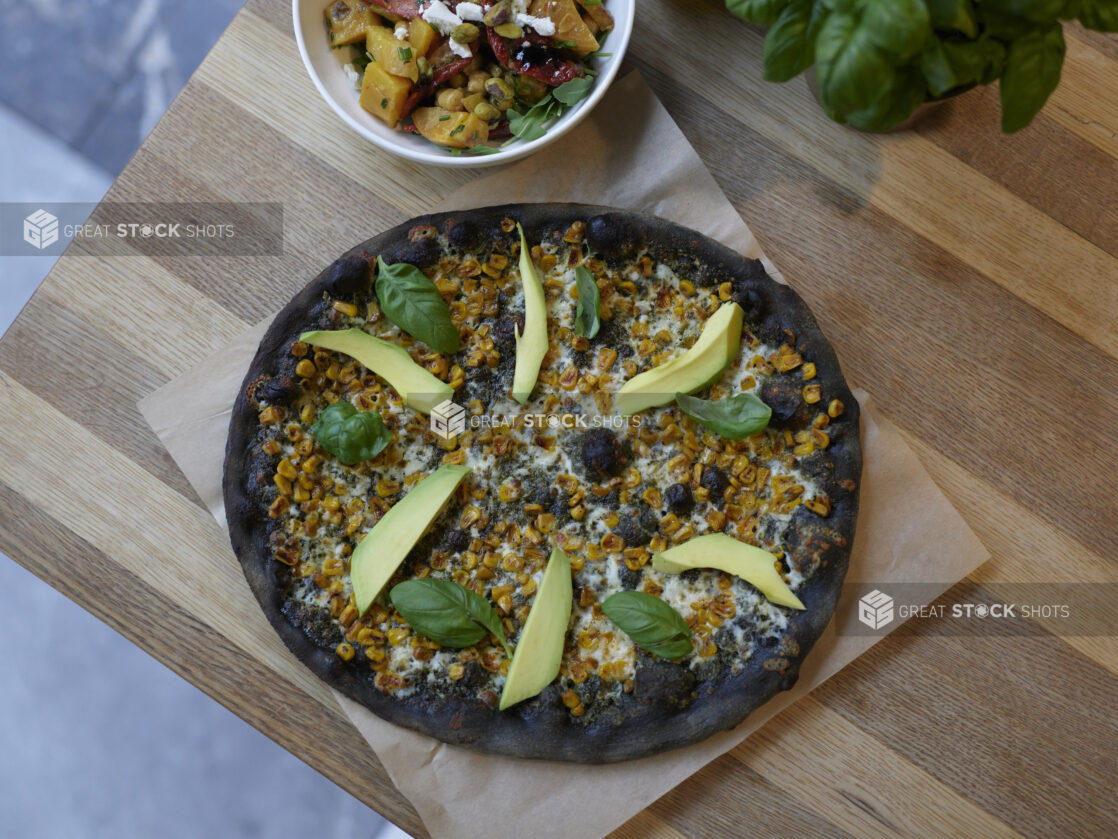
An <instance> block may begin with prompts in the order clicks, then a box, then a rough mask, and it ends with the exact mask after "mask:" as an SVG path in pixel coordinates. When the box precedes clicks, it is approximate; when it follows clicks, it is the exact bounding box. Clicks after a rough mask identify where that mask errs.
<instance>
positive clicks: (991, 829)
mask: <svg viewBox="0 0 1118 839" xmlns="http://www.w3.org/2000/svg"><path fill="white" fill-rule="evenodd" d="M730 754H731V755H732V756H733V757H734V758H735V759H737V760H740V761H741V762H742V763H745V764H746V765H748V766H750V767H752V768H753V769H754V770H755V771H756V772H757V773H758V774H760V775H761V776H762V777H764V778H767V779H768V780H769V781H770V783H773V784H775V785H777V786H779V787H780V788H781V789H783V790H786V791H787V792H788V793H789V795H791V796H792V797H794V798H797V799H799V800H801V801H804V802H808V803H810V806H815V807H820V806H821V807H822V810H823V811H824V812H825V813H826V814H827V816H828V818H830V819H831V820H832V821H834V822H836V823H837V824H838V826H839V827H841V828H842V829H844V830H846V831H848V832H850V833H851V834H853V835H855V836H913V837H922V836H944V837H947V836H953V837H960V839H965V837H971V836H984V837H995V836H1015V835H1017V834H1015V833H1014V831H1012V830H1011V829H1010V828H1009V827H1007V826H1006V825H1005V824H1003V823H1001V822H1000V821H999V820H998V819H997V818H995V817H994V816H991V815H990V814H989V813H987V812H986V811H984V810H983V809H981V808H980V807H979V806H977V805H976V804H974V803H973V802H971V801H970V800H968V799H967V798H965V797H964V796H963V795H961V794H959V793H958V792H955V791H952V789H951V788H950V787H948V786H947V785H945V784H942V783H940V782H938V781H937V780H936V779H935V778H933V777H931V776H930V775H928V774H926V773H925V772H923V771H921V770H920V769H919V768H918V767H917V766H915V765H913V764H912V763H910V762H908V761H906V760H905V759H904V758H903V757H901V756H900V755H898V754H897V753H896V752H895V751H893V750H891V749H890V748H889V747H887V746H885V745H884V744H883V743H881V742H878V741H877V740H874V739H873V738H872V737H867V736H866V734H865V732H864V731H862V730H861V729H859V728H858V727H856V726H855V725H853V724H851V723H850V722H849V721H848V720H846V719H844V718H843V717H842V716H840V715H839V714H836V713H835V712H834V711H832V710H830V709H829V708H827V707H826V706H825V705H823V704H821V703H820V702H819V701H817V700H816V699H815V698H814V695H812V696H807V697H804V698H803V699H801V700H800V701H798V702H797V703H796V704H795V705H792V706H789V707H788V708H786V709H785V710H784V711H782V712H781V713H780V714H779V715H778V716H777V717H776V718H775V719H774V720H773V721H772V722H771V723H770V724H769V725H767V726H765V727H764V728H762V729H760V730H759V731H757V732H755V733H754V734H753V735H752V736H751V737H750V738H749V739H748V740H746V741H745V742H744V743H742V744H741V745H740V746H738V747H737V748H735V749H733V750H732V751H731V752H730Z"/></svg>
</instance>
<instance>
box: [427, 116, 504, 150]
mask: <svg viewBox="0 0 1118 839" xmlns="http://www.w3.org/2000/svg"><path fill="white" fill-rule="evenodd" d="M412 120H413V121H414V122H415V127H416V129H417V130H418V131H419V133H420V134H422V135H423V136H424V137H426V138H427V139H428V140H430V141H431V142H432V143H437V144H438V145H440V146H446V147H447V148H451V149H468V148H471V147H472V146H476V145H479V144H480V143H484V142H485V141H486V140H488V139H489V123H487V122H486V121H485V120H482V119H478V118H477V117H476V116H474V115H473V114H468V113H463V112H462V111H448V110H446V109H445V108H440V107H438V106H434V107H431V108H416V109H415V113H413V114H412Z"/></svg>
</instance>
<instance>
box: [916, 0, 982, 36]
mask: <svg viewBox="0 0 1118 839" xmlns="http://www.w3.org/2000/svg"><path fill="white" fill-rule="evenodd" d="M924 2H925V3H926V4H927V6H928V16H929V17H930V19H931V23H932V28H933V29H953V30H955V31H957V32H962V33H964V34H965V35H966V36H967V37H969V38H973V37H975V36H976V35H977V34H978V22H977V21H976V20H975V17H974V3H973V2H972V0H924Z"/></svg>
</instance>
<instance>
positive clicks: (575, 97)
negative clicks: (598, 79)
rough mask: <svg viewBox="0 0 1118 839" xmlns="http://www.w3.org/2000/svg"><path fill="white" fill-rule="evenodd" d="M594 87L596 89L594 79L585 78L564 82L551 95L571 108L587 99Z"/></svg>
mask: <svg viewBox="0 0 1118 839" xmlns="http://www.w3.org/2000/svg"><path fill="white" fill-rule="evenodd" d="M592 87H594V79H592V78H591V77H589V76H584V77H582V78H580V79H571V80H570V81H569V82H563V84H561V85H559V86H558V87H556V88H555V89H554V90H553V91H551V95H552V96H553V97H555V99H556V101H559V102H562V103H563V104H564V105H566V106H567V107H568V108H569V107H571V106H572V105H576V104H578V103H579V102H581V101H582V100H583V99H585V98H586V94H588V93H589V92H590V89H591V88H592Z"/></svg>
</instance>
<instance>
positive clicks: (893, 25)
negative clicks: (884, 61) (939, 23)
mask: <svg viewBox="0 0 1118 839" xmlns="http://www.w3.org/2000/svg"><path fill="white" fill-rule="evenodd" d="M861 28H862V29H864V30H865V31H866V32H867V34H868V36H869V39H870V41H871V42H872V43H873V44H874V45H875V46H877V47H878V48H879V49H882V50H884V51H885V52H888V53H890V54H891V55H895V56H897V57H898V58H900V59H907V58H910V57H911V56H914V55H916V54H918V53H919V52H920V50H922V49H923V48H924V42H925V41H927V40H928V36H929V35H930V34H931V31H932V27H931V23H930V21H929V17H928V7H927V6H926V5H925V4H924V2H923V0H888V2H886V3H867V4H865V6H864V7H863V12H862V22H861Z"/></svg>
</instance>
